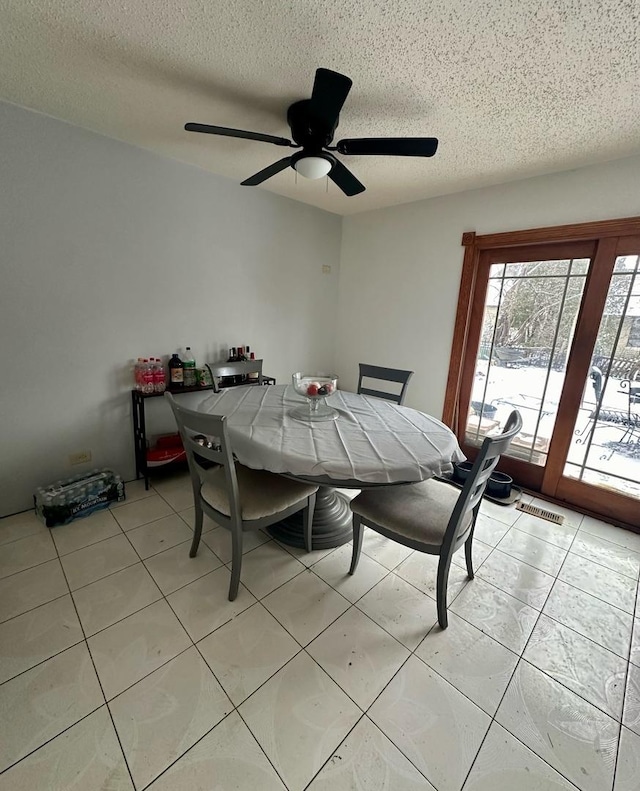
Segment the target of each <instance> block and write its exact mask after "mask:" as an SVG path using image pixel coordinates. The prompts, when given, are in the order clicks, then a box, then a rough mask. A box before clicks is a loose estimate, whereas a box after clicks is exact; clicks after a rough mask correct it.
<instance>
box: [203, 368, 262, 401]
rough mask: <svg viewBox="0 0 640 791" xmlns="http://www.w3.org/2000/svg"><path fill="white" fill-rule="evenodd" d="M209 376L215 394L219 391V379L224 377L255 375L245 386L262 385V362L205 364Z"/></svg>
mask: <svg viewBox="0 0 640 791" xmlns="http://www.w3.org/2000/svg"><path fill="white" fill-rule="evenodd" d="M205 365H206V367H207V368H208V369H209V373H210V374H211V381H212V383H213V389H214V391H215V392H216V393H218V392H219V391H220V379H221V378H222V377H226V376H244V377H246V376H248V375H249V374H257V376H256V377H255V378H254V379H250V380H249V381H248V382H246V384H253V383H257V384H262V360H246V361H244V362H238V363H205Z"/></svg>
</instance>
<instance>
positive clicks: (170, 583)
mask: <svg viewBox="0 0 640 791" xmlns="http://www.w3.org/2000/svg"><path fill="white" fill-rule="evenodd" d="M190 549H191V541H185V543H184V544H178V546H177V547H172V548H171V549H165V551H164V552H160V553H159V554H158V555H154V556H153V557H150V558H147V560H145V562H144V565H145V566H146V567H147V570H148V571H149V573H150V574H151V576H152V577H153V579H154V580H155V581H156V584H157V585H158V587H159V588H160V590H161V591H162V592H163V593H164V594H165V596H168V595H169V594H170V593H173V592H174V591H176V590H178V588H182V587H183V586H184V585H187V584H188V583H190V582H193V581H194V580H197V579H198V578H199V577H203V576H204V575H205V574H209V573H210V572H212V571H214V570H215V569H218V568H220V566H222V561H221V560H220V558H218V557H217V555H214V554H213V552H212V551H211V550H210V549H209V547H208V546H207V545H206V544H204V543H203V542H200V546H199V547H198V554H197V555H196V556H195V558H190V557H189V550H190Z"/></svg>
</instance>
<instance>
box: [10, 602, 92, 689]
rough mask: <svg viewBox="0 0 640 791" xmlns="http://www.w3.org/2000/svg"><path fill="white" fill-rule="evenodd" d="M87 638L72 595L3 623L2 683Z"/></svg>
mask: <svg viewBox="0 0 640 791" xmlns="http://www.w3.org/2000/svg"><path fill="white" fill-rule="evenodd" d="M83 639H84V635H83V634H82V629H81V628H80V623H79V621H78V616H77V615H76V610H75V607H74V606H73V602H72V601H71V596H69V595H67V596H62V597H60V598H59V599H55V600H54V601H52V602H49V603H48V604H43V605H42V606H41V607H37V608H36V609H35V610H30V611H29V612H26V613H24V614H23V615H19V616H18V617H17V618H12V619H11V620H10V621H5V623H3V624H1V625H0V684H2V683H3V682H4V681H7V680H8V679H10V678H13V677H14V676H16V675H18V673H22V672H24V671H25V670H28V669H29V668H31V667H33V666H34V665H37V664H38V663H40V662H43V661H44V660H45V659H49V657H52V656H53V655H54V654H58V653H60V651H64V650H65V649H66V648H69V647H70V646H72V645H75V644H76V643H78V642H80V641H81V640H83Z"/></svg>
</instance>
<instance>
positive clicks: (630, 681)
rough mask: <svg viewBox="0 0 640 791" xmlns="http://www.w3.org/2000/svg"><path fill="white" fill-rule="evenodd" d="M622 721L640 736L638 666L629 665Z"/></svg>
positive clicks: (639, 669) (639, 668) (639, 672)
mask: <svg viewBox="0 0 640 791" xmlns="http://www.w3.org/2000/svg"><path fill="white" fill-rule="evenodd" d="M622 722H623V723H624V724H625V725H626V726H627V728H629V730H632V731H633V732H634V733H636V734H637V735H638V736H640V667H636V665H629V675H628V677H627V692H626V695H625V698H624V716H623V718H622Z"/></svg>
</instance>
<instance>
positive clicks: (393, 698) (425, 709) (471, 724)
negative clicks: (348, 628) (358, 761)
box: [369, 657, 491, 791]
mask: <svg viewBox="0 0 640 791" xmlns="http://www.w3.org/2000/svg"><path fill="white" fill-rule="evenodd" d="M369 717H370V718H371V719H372V720H373V722H374V723H375V724H376V725H377V726H378V727H379V728H380V729H381V730H382V731H383V733H385V734H386V736H388V737H389V739H391V741H392V742H393V743H394V744H395V745H396V747H398V749H400V750H401V751H402V752H403V753H404V754H405V755H406V756H407V758H408V759H409V760H410V761H411V763H413V765H414V766H415V767H417V769H419V770H420V772H422V774H423V775H424V776H425V777H426V778H427V779H428V780H429V781H430V782H431V783H432V784H433V785H434V786H435V787H436V788H437V789H438V791H459V789H460V788H461V787H462V783H463V782H464V778H465V777H466V775H467V772H468V771H469V769H470V767H471V764H472V763H473V759H474V758H475V756H476V753H477V752H478V749H479V748H480V744H481V743H482V740H483V739H484V736H485V734H486V732H487V730H488V728H489V723H490V722H491V720H490V718H489V717H488V716H487V715H486V714H485V713H484V712H483V711H482V710H481V709H479V708H478V707H477V706H476V705H475V704H474V703H472V702H471V701H470V700H468V699H467V698H465V697H464V695H462V694H461V693H460V692H458V690H456V689H454V687H452V686H451V684H449V683H448V682H447V681H445V680H444V679H443V678H441V677H440V676H439V675H438V674H437V673H434V671H432V670H430V669H429V668H428V667H427V666H426V665H425V664H423V663H422V662H421V661H420V660H419V659H417V658H416V657H410V658H409V660H408V661H407V662H406V664H405V665H403V667H402V668H401V669H400V671H399V672H398V674H397V675H396V676H395V678H394V679H393V680H392V681H391V683H390V684H389V685H388V686H387V688H386V689H385V690H384V692H383V693H382V695H380V697H379V698H378V699H377V700H376V702H375V703H374V704H373V706H372V707H371V709H370V711H369Z"/></svg>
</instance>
